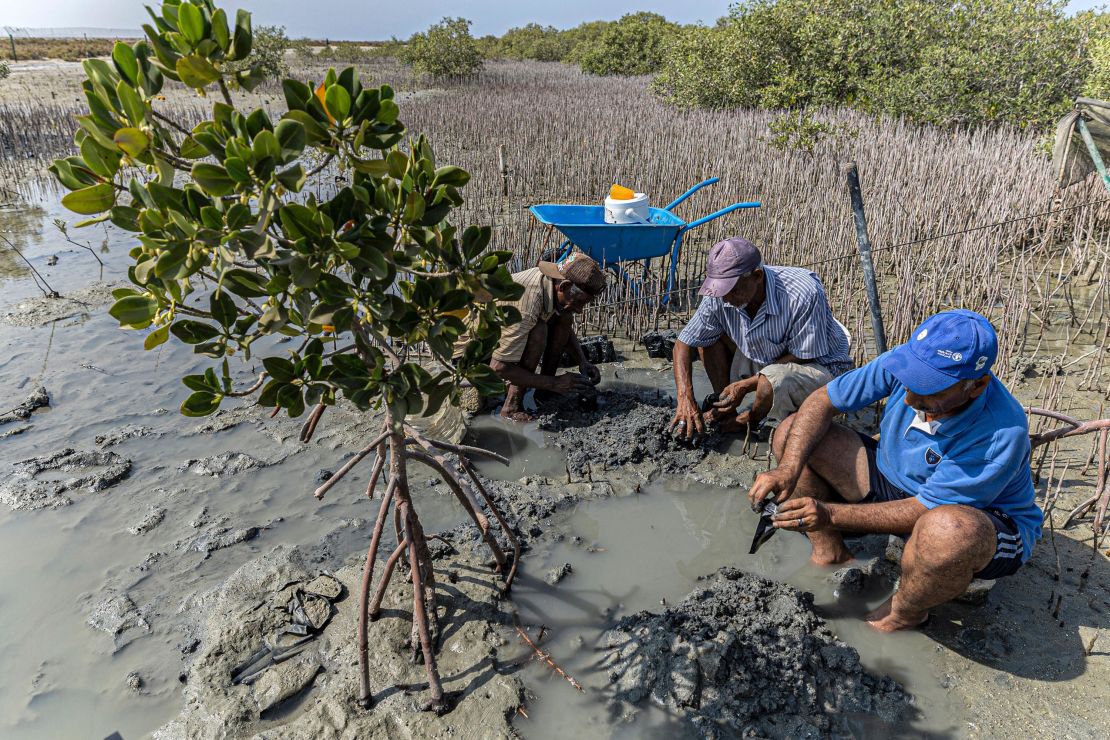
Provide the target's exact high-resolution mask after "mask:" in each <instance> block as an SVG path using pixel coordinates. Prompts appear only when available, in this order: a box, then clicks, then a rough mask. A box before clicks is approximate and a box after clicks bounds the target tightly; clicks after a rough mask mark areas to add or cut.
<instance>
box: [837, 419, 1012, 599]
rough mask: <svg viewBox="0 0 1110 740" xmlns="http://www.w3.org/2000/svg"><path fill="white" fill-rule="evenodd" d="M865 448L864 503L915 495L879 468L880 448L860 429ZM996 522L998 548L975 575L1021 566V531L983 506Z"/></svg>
mask: <svg viewBox="0 0 1110 740" xmlns="http://www.w3.org/2000/svg"><path fill="white" fill-rule="evenodd" d="M857 434H859V437H860V441H862V442H863V446H864V449H866V450H867V469H868V478H869V485H870V489H871V490H869V491H868V492H867V495H866V496H864V497H863V499H862V500H861V501H860V503H861V504H876V503H881V502H883V501H901V500H902V499H906V498H913V494H911V493H907V492H906V491H903V490H902V489H901V488H899V487H898V486H896V485H894V484H893V483H891V482H890V480H888V479H887V477H886V476H885V475H883V473H882V471H881V470H879V462H878V455H877V452H878V449H879V443H878V442H876V441H875V440H874V439H872V438H871V437H869V436H867V435H866V434H863V433H861V432H857ZM980 511H982V512H983V513H984V514H986V515H987V518H988V519H990V520H991V524H993V525H994V532H995V549H994V557H993V558H992V559H991V561H990V562H989V563H987V566H986V567H985V568H983V569H982V570H980V571H979V572H978V573H976V574H975V576H974V577H975V578H980V579H983V580H988V581H989V580H994V579H996V578H1002V577H1004V576H1009V575H1013V574H1014V573H1016V572H1017V570H1018V568H1020V567H1021V565H1022V561H1021V557H1022V554H1023V548H1022V542H1021V532H1020V531H1018V528H1017V525H1016V524H1015V523H1014V520H1013V519H1011V518H1010V516H1009V515H1007V514H1004V513H1003V512H1001V511H999V510H998V509H990V508H987V509H980Z"/></svg>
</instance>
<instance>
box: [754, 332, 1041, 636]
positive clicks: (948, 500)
mask: <svg viewBox="0 0 1110 740" xmlns="http://www.w3.org/2000/svg"><path fill="white" fill-rule="evenodd" d="M997 355H998V344H997V338H996V336H995V332H994V328H993V327H992V326H991V324H990V322H988V321H987V320H986V319H985V318H984V317H982V316H980V315H979V314H977V313H974V312H972V311H965V310H955V311H945V312H943V313H939V314H937V315H935V316H932V317H931V318H929V319H927V320H926V321H925V322H924V323H923V324H921V326H919V327H918V328H917V329H916V330H914V332H913V335H912V336H911V338H910V341H909V342H908V343H906V344H903V345H901V346H899V347H896V348H895V349H893V350H891V351H890V352H887V353H885V354H883V355H880V356H879V357H878V358H876V359H875V360H874V361H872V362H871V363H869V364H867V365H866V366H864V367H861V368H859V369H858V370H853V371H851V372H848V373H846V374H845V375H842V376H840V377H839V378H836V379H835V380H833V381H832V382H830V383H829V384H828V385H827V386H826V387H824V388H821V389H818V390H817V391H814V393H813V394H812V395H810V396H809V398H807V399H806V400H805V402H804V403H803V404H802V406H801V408H799V410H798V412H797V413H796V414H794V415H793V416H791V417H789V418H788V419H787V420H786V421H785V422H784V423H783V424H782V426H780V427H779V429H778V431H777V432H776V434H775V437H774V442H773V447H774V451H775V456H776V457H777V459H778V461H779V464H778V467H777V468H775V469H774V470H771V471H768V472H766V473H763V474H761V475H759V476H758V477H757V478H756V479H755V482H754V483H753V484H752V487H751V491H750V492H749V496H750V498H751V500H752V502H753V504H758V503H759V502H761V501H762V500H763V499H764V498H765V497H767V496H773V497H774V498H775V500H776V501H779V502H784V503H780V505H779V507H778V513H777V514H776V515H775V517H774V525H775V527H778V528H780V529H788V530H793V531H796V532H806V533H807V534H808V536H809V540H810V543H811V545H812V547H813V555H812V559H813V562H814V563H816V564H818V565H835V564H839V563H845V562H847V561H849V560H851V559H852V553H851V552H850V551H849V550H848V548H847V547H845V545H844V539H843V538H842V536H841V533H842V532H870V533H888V534H895V535H901V536H904V537H908V538H909V539H908V541H907V543H906V547H905V551H904V554H903V555H902V580H901V586H900V587H899V589H898V591H897V592H896V593H895V594H894V596H893V597H892V598H891V599H889V600H888V601H887V602H886V603H884V604H883V605H882V606H880V607H879V608H878V609H877V610H876V611H875V612H873V613H872V614H870V615H869V616H868V621H869V622H870V623H871V625H872V626H873V627H875V628H876V629H878V630H881V631H883V632H893V631H895V630H900V629H912V628H914V627H918V626H921V625H922V624H923V623H924V622H925V621H926V620H927V619H928V615H929V609H931V608H933V607H935V606H937V605H939V604H943V603H944V602H946V601H948V600H950V599H953V598H955V597H957V596H959V595H960V594H961V593H963V592H964V590H965V589H966V588H967V586H968V584H969V583H970V582H971V579H972V578H982V579H995V578H1001V577H1003V576H1008V575H1011V574H1013V573H1015V572H1016V571H1017V570H1018V568H1020V567H1021V565H1022V564H1023V563H1024V562H1025V561H1026V560H1028V559H1029V556H1030V554H1031V553H1032V550H1033V543H1034V542H1035V541H1036V540H1037V538H1039V537H1040V534H1041V523H1042V521H1043V516H1042V514H1041V511H1040V509H1038V508H1037V506H1036V504H1035V503H1034V502H1033V480H1032V476H1031V473H1030V469H1029V455H1030V446H1029V425H1028V421H1027V419H1026V416H1025V413H1024V411H1023V410H1022V407H1021V405H1020V404H1019V403H1018V402H1017V400H1016V399H1014V397H1013V396H1011V395H1010V393H1009V392H1008V391H1007V390H1006V388H1005V387H1004V386H1003V385H1002V383H1000V382H999V381H998V379H997V378H995V377H994V375H993V374H992V373H991V372H990V368H991V365H992V364H993V363H994V360H995V358H996V357H997ZM883 398H886V399H888V400H887V403H886V410H885V412H884V415H883V420H882V425H881V434H880V437H879V441H878V442H875V441H874V440H873V439H872V438H870V437H868V436H865V435H863V434H860V433H857V432H854V431H852V430H851V429H848V428H847V427H843V426H840V425H838V424H833V423H831V422H832V419H833V417H834V416H836V415H837V414H838V413H840V412H848V411H856V410H858V409H862V408H864V407H866V406H869V405H870V404H873V403H875V402H877V401H879V400H881V399H883Z"/></svg>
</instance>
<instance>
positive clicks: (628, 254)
mask: <svg viewBox="0 0 1110 740" xmlns="http://www.w3.org/2000/svg"><path fill="white" fill-rule="evenodd" d="M718 180H719V178H716V177H711V178H709V179H708V180H706V181H705V182H702V183H699V184H697V185H695V186H694V187H692V188H690V189H689V190H687V191H686V192H685V193H683V194H682V195H681V196H679V197H678V199H677V200H675V201H674V202H673V203H671V204H670V205H668V206H667V207H666V208H651V209H649V210H650V216H649V218H648V220H647V221H646V222H641V223H631V224H610V223H606V222H605V206H580V205H562V204H558V203H545V204H542V205H536V206H532V207H531V209H529V210H531V211H532V215H534V216H535V217H536V220H538V221H539V222H540V223H543V224H548V225H550V226H554V227H555V228H556V229H558V230H559V231H560V232H562V234H563V236H565V237H566V241H564V242H563V243H562V244H561V245H560V246H559V250H558V259H559V260H561V259H563V258H564V257H566V256H567V255H568V254H569V253H570V251H571V250H572V249H573V248H574V247H578V249H580V250H581V251H582V252H584V253H586V254H588V255H589V256H590V257H592V258H593V259H595V260H597V262H598V263H600V264H602V265H605V266H607V267H610V268H611V269H612V270H613V271H614V272H616V273H617V274H618V275H620V276H621V277H622V278H623V279H624V280H626V281H628V282H629V284H630V285H631V286H632V288H633V291H634V292H635V294H636V295H637V296H639V294H640V290H639V281H637V280H636V279H635V278H633V277H632V276H630V275H629V274H628V273H627V272H626V271H625V270H624V269H623V268H622V267H621V266H620V264H621V263H622V262H637V261H640V260H643V263H644V276H645V278H646V276H647V272H648V267H649V265H650V263H651V260H652V259H654V258H656V257H666V256H667V255H668V254H669V255H670V257H671V267H670V272H669V274H668V276H667V288H666V291H665V292H664V293H663V297H662V299H661V300H660V304H661V305H666V304H667V303H668V302H669V301H670V297H671V292H672V291H673V290H674V287H675V281H676V274H677V272H678V258H679V255H680V253H681V252H682V237H683V235H684V234H685V233H686V232H687V231H689V230H690V229H693V228H696V227H698V226H701V225H702V224H706V223H709V222H710V221H712V220H713V219H715V218H720V217H721V216H724V215H725V214H728V213H732V212H733V211H736V210H739V209H741V208H759V207H760V205H761V204H760V203H759V202H750V203H734V204H733V205H731V206H728V207H727V208H722V209H721V210H719V211H716V212H715V213H711V214H709V215H708V216H703V217H702V218H699V219H697V220H696V221H691V222H690V223H686V222H685V221H683V220H682V219H681V218H679V217H678V216H676V215H674V214H673V213H672V212H671V211H672V210H673V209H674V208H675V207H676V206H677V205H679V204H680V203H682V202H683V201H685V200H686V199H687V198H689V197H690V196H691V195H693V194H694V193H696V192H697V191H699V190H701V189H702V188H704V187H705V186H706V185H712V184H713V183H715V182H718Z"/></svg>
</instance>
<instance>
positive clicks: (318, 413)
mask: <svg viewBox="0 0 1110 740" xmlns="http://www.w3.org/2000/svg"><path fill="white" fill-rule="evenodd" d="M327 408H328V407H327V406H325V405H324V402H323V401H321V402H320V403H318V404H316V408H314V409H312V413H311V414H310V415H309V417H308V421H306V422H305V423H304V426H302V427H301V436H300V440H301V442H302V443H305V444H307V443H308V442H309V441H311V440H312V435H314V434H316V426H317V425H318V424H319V423H320V417H322V416H323V415H324V411H325V410H327Z"/></svg>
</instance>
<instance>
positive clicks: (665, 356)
mask: <svg viewBox="0 0 1110 740" xmlns="http://www.w3.org/2000/svg"><path fill="white" fill-rule="evenodd" d="M677 339H678V332H676V331H675V330H674V329H668V330H666V331H649V332H648V333H647V334H644V335H643V336H642V337H640V344H642V345H644V349H646V350H647V354H648V357H654V358H655V359H659V360H669V359H671V356H672V354H673V353H674V343H675V341H676V340H677Z"/></svg>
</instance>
